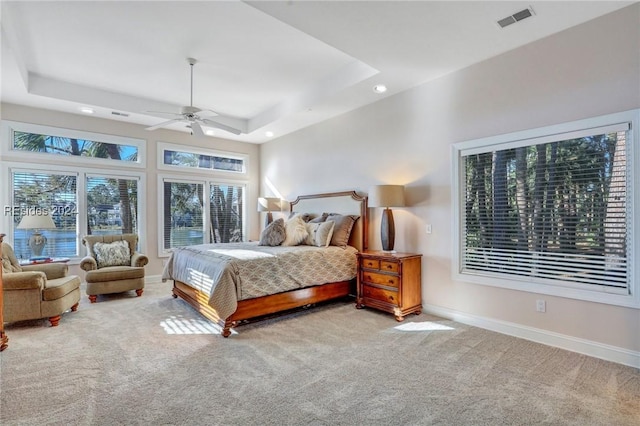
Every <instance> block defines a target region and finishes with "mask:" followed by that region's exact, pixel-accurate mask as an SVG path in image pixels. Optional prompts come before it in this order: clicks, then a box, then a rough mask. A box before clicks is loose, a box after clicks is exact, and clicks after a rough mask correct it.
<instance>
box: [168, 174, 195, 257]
mask: <svg viewBox="0 0 640 426" xmlns="http://www.w3.org/2000/svg"><path fill="white" fill-rule="evenodd" d="M203 188H204V185H202V184H200V183H182V182H170V181H165V182H164V227H163V229H164V249H165V250H166V249H170V248H173V247H181V246H189V245H194V244H203V243H204V227H203V217H202V216H203Z"/></svg>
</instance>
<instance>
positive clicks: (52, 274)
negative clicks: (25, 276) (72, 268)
mask: <svg viewBox="0 0 640 426" xmlns="http://www.w3.org/2000/svg"><path fill="white" fill-rule="evenodd" d="M22 270H23V271H25V272H33V271H40V272H44V273H45V275H46V276H47V279H48V280H55V279H56V278H62V277H66V276H67V273H68V272H69V267H68V266H67V265H66V264H65V263H40V264H38V265H26V266H23V267H22Z"/></svg>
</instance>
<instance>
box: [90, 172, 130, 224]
mask: <svg viewBox="0 0 640 426" xmlns="http://www.w3.org/2000/svg"><path fill="white" fill-rule="evenodd" d="M87 224H88V230H87V231H88V234H90V235H116V234H128V233H133V234H137V233H138V180H137V179H114V178H106V177H88V178H87Z"/></svg>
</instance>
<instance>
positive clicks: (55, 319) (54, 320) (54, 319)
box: [49, 315, 61, 327]
mask: <svg viewBox="0 0 640 426" xmlns="http://www.w3.org/2000/svg"><path fill="white" fill-rule="evenodd" d="M60 318H61V315H56V316H55V317H49V322H50V323H51V327H57V326H58V323H59V322H60Z"/></svg>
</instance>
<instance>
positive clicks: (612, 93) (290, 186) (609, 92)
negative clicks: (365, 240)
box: [260, 4, 640, 366]
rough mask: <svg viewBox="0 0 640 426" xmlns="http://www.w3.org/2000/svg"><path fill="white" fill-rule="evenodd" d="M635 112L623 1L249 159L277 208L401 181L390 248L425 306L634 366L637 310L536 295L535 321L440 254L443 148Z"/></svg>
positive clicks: (637, 77)
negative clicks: (410, 263)
mask: <svg viewBox="0 0 640 426" xmlns="http://www.w3.org/2000/svg"><path fill="white" fill-rule="evenodd" d="M505 34H506V33H505ZM638 107H640V5H639V4H635V5H632V6H630V7H627V8H624V9H622V10H620V11H617V12H614V13H613V14H610V15H606V16H604V17H601V18H599V19H597V20H594V21H591V22H587V23H585V24H583V25H580V26H578V27H574V28H572V29H569V30H566V31H564V32H561V33H558V34H556V35H553V36H550V37H548V38H545V39H542V40H539V41H537V42H534V43H532V44H529V45H527V46H524V47H522V48H519V49H517V50H513V51H510V52H507V53H505V54H502V55H500V56H498V57H495V58H492V59H490V60H487V61H485V62H482V63H480V64H477V65H474V66H471V67H469V68H466V69H463V70H461V71H458V72H456V73H453V74H450V75H448V76H445V77H443V78H440V79H438V80H434V81H432V82H429V83H426V84H424V85H422V86H419V87H417V88H414V89H412V90H408V91H406V92H403V93H401V94H398V95H395V96H392V97H389V98H386V99H384V100H381V101H379V102H377V103H375V104H372V105H369V106H367V107H364V108H361V109H359V110H356V111H353V112H351V113H348V114H345V115H343V116H340V117H337V118H335V119H331V120H329V121H326V122H324V123H321V124H319V125H316V126H314V127H312V128H308V129H305V130H302V131H299V132H297V133H295V134H291V135H288V136H285V137H282V138H279V139H277V140H274V141H270V142H268V143H267V144H264V145H262V146H261V150H260V159H261V173H262V177H261V178H262V179H261V180H262V182H266V181H267V180H268V181H269V182H271V183H272V184H273V185H274V186H275V187H276V188H277V190H278V191H279V192H281V193H282V194H283V196H284V197H285V198H288V199H292V198H294V197H295V196H296V195H299V194H310V193H317V192H325V191H336V190H345V189H356V190H358V191H360V192H364V193H366V191H367V189H368V187H369V186H370V185H374V184H380V183H389V184H404V185H406V186H407V197H408V202H409V205H410V206H411V207H408V208H404V209H395V211H394V214H395V219H396V220H395V222H396V249H397V250H399V251H411V252H413V251H415V252H420V253H423V254H424V258H423V265H422V266H423V278H422V284H423V287H422V293H423V294H422V295H423V303H424V306H425V307H427V308H430V309H432V311H435V312H437V311H443V312H447V313H449V314H451V315H454V314H456V313H459V314H461V316H462V317H465V318H467V319H472V318H476V319H478V321H477V323H482V322H483V321H485V320H487V321H488V322H491V323H492V324H493V325H494V328H496V329H498V328H499V327H498V325H499V324H509V325H512V326H513V325H515V326H516V328H518V327H519V328H520V329H521V330H526V329H535V330H542V331H543V332H544V333H547V334H548V335H549V336H552V335H555V334H556V333H557V334H559V335H562V336H563V338H565V340H572V339H573V340H574V341H576V342H582V341H583V340H584V341H588V342H592V343H594V345H595V346H598V345H601V346H602V347H606V348H609V346H611V347H613V348H615V350H618V349H621V352H622V353H624V352H625V351H626V352H630V353H631V358H630V359H632V360H634V359H637V360H638V361H639V363H638V366H640V357H639V356H640V310H637V309H629V308H620V307H616V306H611V305H605V304H600V303H589V302H583V301H578V300H571V299H564V298H560V297H551V296H544V299H545V300H546V302H547V312H546V313H544V314H541V313H537V312H536V311H535V300H536V299H537V298H541V297H540V295H536V294H531V293H526V292H520V291H512V290H507V289H501V288H494V287H487V286H481V285H474V284H467V283H463V282H456V281H452V278H451V264H452V262H451V255H450V253H451V251H452V244H451V243H452V241H451V235H452V232H451V217H452V215H453V212H452V210H451V161H450V149H451V144H453V143H456V142H460V141H465V140H470V139H476V138H481V137H486V136H492V135H498V134H503V133H509V132H514V131H519V130H525V129H530V128H536V127H541V126H546V125H551V124H557V123H562V122H567V121H573V120H577V119H582V118H589V117H593V116H598V115H603V114H608V113H614V112H619V111H625V110H629V109H634V108H638ZM636 193H637V191H636ZM378 210H379V209H371V213H372V224H371V227H370V230H371V231H370V232H371V235H370V242H371V243H370V246H371V248H373V249H379V248H380V238H379V235H378V232H377V230H378V229H379V223H380V212H379V211H378ZM426 224H432V226H433V233H432V234H429V235H427V234H426V232H425V225H426ZM454 316H455V315H454ZM544 333H543V334H544ZM567 337H568V338H569V339H566V338H567ZM594 345H591V347H594ZM623 362H625V361H623ZM633 362H635V361H632V363H633Z"/></svg>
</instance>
